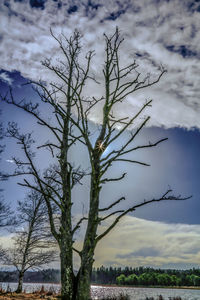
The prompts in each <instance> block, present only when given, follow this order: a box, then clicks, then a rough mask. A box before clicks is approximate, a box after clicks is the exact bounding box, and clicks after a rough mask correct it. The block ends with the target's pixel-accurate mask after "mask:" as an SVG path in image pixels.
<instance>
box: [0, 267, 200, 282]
mask: <svg viewBox="0 0 200 300" xmlns="http://www.w3.org/2000/svg"><path fill="white" fill-rule="evenodd" d="M17 280H18V274H17V272H16V271H12V272H11V271H0V282H17ZM24 282H33V283H34V282H37V283H59V282H60V271H59V270H56V269H45V270H39V271H27V272H26V273H25V276H24ZM91 282H92V284H118V285H130V286H131V285H132V286H200V269H190V270H172V269H166V270H165V269H153V268H144V267H139V268H131V267H126V268H124V269H122V268H112V267H109V268H106V267H104V266H102V267H100V268H94V269H93V272H92V277H91Z"/></svg>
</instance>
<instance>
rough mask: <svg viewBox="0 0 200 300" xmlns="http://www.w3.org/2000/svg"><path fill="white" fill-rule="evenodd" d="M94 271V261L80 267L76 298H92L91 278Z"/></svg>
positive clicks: (78, 299)
mask: <svg viewBox="0 0 200 300" xmlns="http://www.w3.org/2000/svg"><path fill="white" fill-rule="evenodd" d="M91 272H92V263H90V264H89V265H86V266H84V267H81V268H80V271H79V274H78V277H77V280H78V282H77V291H76V298H75V299H76V300H90V299H91V295H90V279H91Z"/></svg>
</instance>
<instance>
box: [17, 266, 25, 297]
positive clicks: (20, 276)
mask: <svg viewBox="0 0 200 300" xmlns="http://www.w3.org/2000/svg"><path fill="white" fill-rule="evenodd" d="M23 278H24V272H23V271H20V272H19V280H18V286H17V290H16V293H22V285H23Z"/></svg>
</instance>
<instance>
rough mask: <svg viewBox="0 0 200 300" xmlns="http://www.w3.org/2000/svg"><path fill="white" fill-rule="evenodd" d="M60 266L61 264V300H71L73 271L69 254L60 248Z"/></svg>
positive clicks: (63, 248)
mask: <svg viewBox="0 0 200 300" xmlns="http://www.w3.org/2000/svg"><path fill="white" fill-rule="evenodd" d="M60 264H61V299H62V300H73V278H74V274H73V269H72V264H71V260H70V258H69V253H68V252H67V251H66V249H65V247H62V248H61V252H60Z"/></svg>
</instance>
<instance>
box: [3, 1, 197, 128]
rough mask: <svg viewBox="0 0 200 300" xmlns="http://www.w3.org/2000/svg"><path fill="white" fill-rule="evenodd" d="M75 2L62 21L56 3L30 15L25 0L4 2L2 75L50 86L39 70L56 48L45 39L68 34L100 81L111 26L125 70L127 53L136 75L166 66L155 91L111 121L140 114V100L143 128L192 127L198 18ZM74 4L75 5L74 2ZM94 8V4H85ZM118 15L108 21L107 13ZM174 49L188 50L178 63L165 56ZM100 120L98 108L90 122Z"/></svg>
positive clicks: (164, 5)
mask: <svg viewBox="0 0 200 300" xmlns="http://www.w3.org/2000/svg"><path fill="white" fill-rule="evenodd" d="M86 2H87V1H82V2H81V4H80V3H79V1H78V2H77V5H78V6H79V8H78V11H77V12H75V13H73V14H70V15H69V14H68V13H67V10H68V9H69V7H70V2H69V1H62V8H61V9H58V8H57V2H54V1H47V2H46V4H45V9H44V10H40V9H32V8H31V7H30V5H29V2H28V1H24V2H17V1H14V0H11V1H10V2H9V6H8V7H7V6H5V5H4V2H2V3H1V4H0V11H1V13H0V28H1V32H0V34H1V37H2V41H1V46H0V53H1V61H0V67H1V68H2V69H4V70H7V71H13V70H18V71H20V72H21V73H22V75H23V76H24V77H28V78H31V79H34V80H38V79H40V78H43V79H45V78H49V79H52V80H53V79H54V78H53V77H51V76H50V75H49V74H47V71H46V70H44V69H43V68H42V67H41V64H40V61H41V60H42V59H43V58H45V57H57V56H58V55H59V54H58V47H57V45H56V43H55V41H54V40H53V39H52V38H51V37H50V34H49V28H50V26H51V27H52V28H53V30H54V32H55V33H60V32H61V31H62V32H64V33H65V34H66V35H67V36H69V35H70V34H71V33H72V32H73V30H74V29H75V28H78V29H79V30H80V31H81V32H82V33H83V34H84V48H85V49H87V48H90V49H95V50H96V53H97V54H96V56H95V64H94V66H93V69H94V70H95V71H96V72H97V76H98V79H99V78H101V76H102V75H101V69H102V62H103V56H102V51H103V50H104V45H103V43H102V34H103V33H104V32H106V33H112V32H113V30H114V28H115V26H116V25H118V26H119V28H120V29H121V32H122V34H124V35H125V42H124V44H123V47H122V54H121V60H122V63H123V62H124V63H127V60H129V59H130V58H131V57H132V56H133V55H134V53H136V52H140V53H142V54H143V58H142V59H138V60H139V63H140V68H141V70H144V68H145V70H151V71H152V72H153V73H154V72H155V69H156V68H155V63H157V64H160V63H162V64H163V65H165V66H166V68H167V70H168V73H167V75H166V76H164V77H163V78H162V80H161V82H160V83H159V84H157V85H156V86H154V87H153V88H150V89H148V90H142V91H140V92H139V93H137V94H135V95H133V96H132V97H130V98H129V99H128V101H127V104H123V106H122V107H117V112H118V113H119V115H127V114H128V115H133V113H134V112H135V107H140V106H141V103H143V102H144V101H145V99H146V98H148V99H149V98H153V99H154V102H153V107H152V109H151V111H150V112H148V113H150V115H151V116H152V118H151V121H150V123H149V126H150V125H155V126H165V127H167V128H168V127H174V126H180V127H185V128H191V127H193V126H196V127H198V128H200V118H199V113H200V101H199V94H200V77H199V75H198V74H199V71H200V61H199V58H200V43H199V35H200V22H199V21H200V14H199V13H198V12H192V11H191V10H189V9H188V8H187V1H181V0H175V1H169V2H168V1H160V2H159V3H158V2H157V1H148V9H147V7H146V6H147V4H146V3H147V2H146V1H145V0H141V1H139V2H138V1H134V0H132V1H124V2H123V3H121V4H120V2H117V1H115V0H113V1H106V3H105V2H104V1H103V0H99V1H96V2H95V4H100V5H101V6H100V7H99V8H98V9H96V8H95V7H94V6H88V5H86ZM74 4H76V1H74ZM93 4H94V2H93ZM111 13H113V16H117V15H118V16H119V17H118V18H116V19H115V20H108V18H109V16H110V14H111ZM182 45H185V47H186V48H187V49H188V51H189V50H190V53H196V55H188V56H187V57H185V58H184V57H182V56H181V55H180V53H175V52H172V51H170V50H169V48H168V49H167V47H170V46H173V47H174V49H177V51H178V49H180V47H181V46H182ZM97 91H98V92H99V93H103V91H102V90H101V88H100V89H98V90H97V89H96V86H95V87H93V88H90V95H91V94H96V93H97ZM92 119H93V120H95V121H100V116H99V109H98V110H96V111H95V112H94V114H93V116H92Z"/></svg>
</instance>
